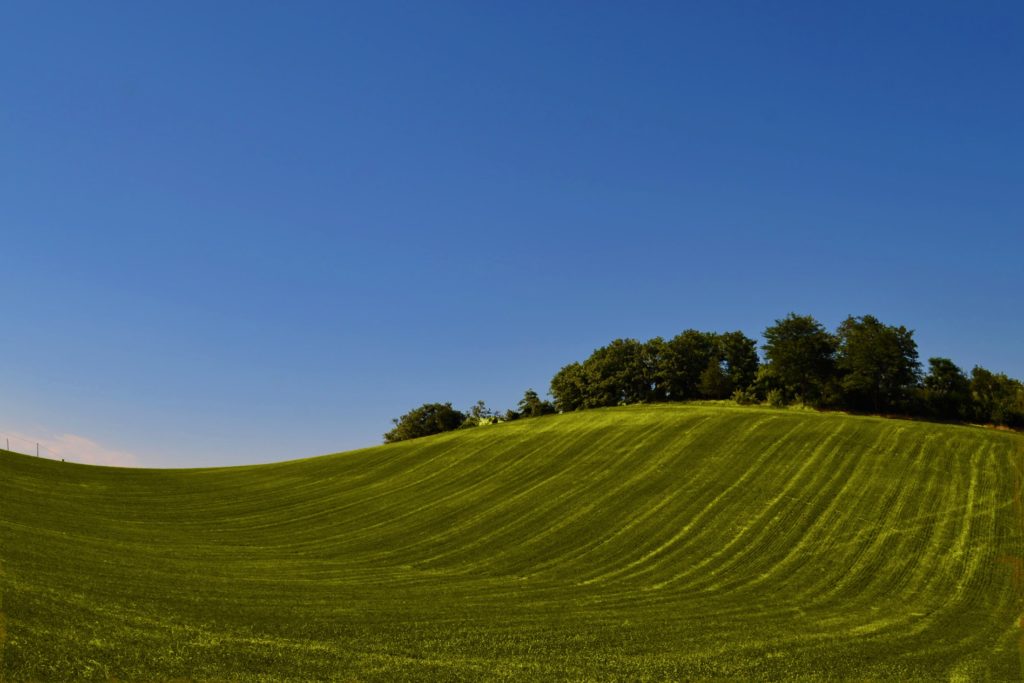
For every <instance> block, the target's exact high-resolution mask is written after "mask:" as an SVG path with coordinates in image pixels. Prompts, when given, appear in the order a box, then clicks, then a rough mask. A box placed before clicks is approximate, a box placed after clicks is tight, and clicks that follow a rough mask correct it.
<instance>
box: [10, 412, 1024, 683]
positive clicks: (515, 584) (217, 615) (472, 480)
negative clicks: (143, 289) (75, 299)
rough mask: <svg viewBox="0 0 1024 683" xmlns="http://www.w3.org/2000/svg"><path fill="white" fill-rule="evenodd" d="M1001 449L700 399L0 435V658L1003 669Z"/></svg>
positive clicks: (169, 668) (156, 667)
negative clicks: (194, 438) (161, 431)
mask: <svg viewBox="0 0 1024 683" xmlns="http://www.w3.org/2000/svg"><path fill="white" fill-rule="evenodd" d="M1022 458H1024V439H1022V438H1021V437H1019V436H1017V435H1012V434H1006V433H999V432H994V431H987V430H982V429H975V428H966V427H952V426H943V425H935V424H923V423H910V422H902V421H892V420H882V419H873V418H856V417H846V416H842V415H827V414H814V413H800V412H784V411H772V410H766V409H758V408H749V409H747V408H729V407H703V406H701V407H698V406H654V407H631V408H621V409H610V410H600V411H591V412H586V413H579V414H572V415H564V416H553V417H549V418H541V419H539V420H528V421H522V422H516V423H511V424H506V425H499V426H496V427H488V428H484V429H478V430H472V431H469V432H459V433H454V434H446V435H442V436H439V437H433V438H430V439H425V440H420V441H415V442H406V443H401V444H394V445H389V446H384V447H380V448H374V449H369V450H365V451H359V452H354V453H348V454H341V455H336V456H327V457H322V458H314V459H309V460H301V461H294V462H286V463H280V464H274V465H262V466H253V467H239V468H225V469H208V470H164V471H160V470H121V469H107V468H96V467H87V466H79V465H72V464H62V463H58V462H52V461H48V460H37V459H34V458H28V457H24V456H16V455H11V454H0V591H2V592H0V599H2V604H0V610H2V612H3V614H5V616H6V636H3V635H0V660H2V661H0V664H2V668H0V671H2V673H3V675H4V676H3V678H5V680H23V679H32V680H35V679H43V680H70V679H74V678H90V677H91V678H94V679H98V680H99V679H103V680H105V679H107V678H110V677H115V678H118V679H122V680H123V679H129V680H154V679H169V678H181V679H190V680H191V679H196V680H199V679H216V680H223V679H232V680H234V679H239V680H262V679H263V677H264V676H265V677H266V679H274V680H276V679H282V680H283V679H293V680H311V679H318V678H342V679H350V678H360V679H375V678H380V679H387V680H393V679H400V678H444V679H456V678H479V677H486V678H496V677H504V676H510V677H522V678H539V677H554V678H595V677H597V678H606V679H614V678H620V679H630V680H634V679H639V678H673V679H679V678H693V677H715V676H718V677H745V678H747V677H769V678H781V677H789V676H800V677H819V676H820V677H835V676H842V677H857V678H865V677H868V678H878V677H891V678H898V679H908V678H914V677H920V678H949V677H950V676H954V677H957V676H961V675H963V676H967V677H970V678H977V677H989V676H991V677H995V678H997V679H1016V680H1019V678H1020V673H1021V651H1020V650H1019V645H1018V638H1019V636H1020V632H1019V630H1018V629H1017V624H1016V621H1017V619H1018V616H1019V614H1020V611H1021V593H1020V591H1019V587H1018V586H1017V585H1016V584H1015V581H1014V574H1013V566H1014V565H1013V562H1016V561H1017V560H1015V559H1013V558H1019V557H1021V556H1022V554H1024V548H1022V526H1021V525H1022V517H1021V514H1022V511H1021V507H1020V504H1019V498H1015V495H1016V494H1015V492H1016V491H1017V489H1018V486H1019V481H1020V468H1021V464H1022Z"/></svg>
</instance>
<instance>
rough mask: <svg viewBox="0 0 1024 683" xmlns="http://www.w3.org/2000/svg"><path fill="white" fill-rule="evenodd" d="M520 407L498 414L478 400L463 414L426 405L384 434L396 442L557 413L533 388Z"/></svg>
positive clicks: (443, 405)
mask: <svg viewBox="0 0 1024 683" xmlns="http://www.w3.org/2000/svg"><path fill="white" fill-rule="evenodd" d="M517 408H518V410H513V409H511V408H510V409H509V410H506V411H505V412H504V413H497V412H494V411H492V410H490V409H489V408H488V407H487V404H486V403H484V402H483V401H477V402H476V404H475V405H474V406H473V407H472V408H470V409H469V410H468V411H466V412H462V411H460V410H456V409H455V408H453V407H452V404H451V403H424V404H423V405H421V406H420V407H419V408H414V409H413V410H410V411H409V412H408V413H406V414H405V415H402V416H401V417H398V418H395V419H394V420H392V422H393V423H394V425H395V426H394V428H393V429H392V430H391V431H389V432H387V433H386V434H384V442H385V443H394V442H395V441H405V440H406V439H416V438H418V437H421V436H430V435H431V434H440V433H441V432H450V431H453V430H456V429H469V428H471V427H479V426H481V425H486V424H496V423H498V422H511V421H512V420H519V419H523V418H529V417H540V416H541V415H550V414H551V413H554V412H556V411H555V406H554V404H553V403H551V402H550V401H545V400H543V399H542V398H541V397H540V395H538V394H537V392H536V391H534V390H533V389H527V390H526V393H524V394H523V398H522V399H521V400H520V401H519V405H518V406H517Z"/></svg>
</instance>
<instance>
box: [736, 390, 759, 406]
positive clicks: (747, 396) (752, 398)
mask: <svg viewBox="0 0 1024 683" xmlns="http://www.w3.org/2000/svg"><path fill="white" fill-rule="evenodd" d="M732 400H734V401H736V403H738V404H739V405H741V406H749V405H754V404H755V403H759V401H758V398H757V391H756V390H755V389H754V387H753V386H749V387H747V388H746V389H737V390H736V391H734V392H732Z"/></svg>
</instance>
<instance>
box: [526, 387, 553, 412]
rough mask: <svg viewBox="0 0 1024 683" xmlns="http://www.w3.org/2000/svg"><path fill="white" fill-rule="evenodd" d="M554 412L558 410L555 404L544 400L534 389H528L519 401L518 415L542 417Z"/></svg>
mask: <svg viewBox="0 0 1024 683" xmlns="http://www.w3.org/2000/svg"><path fill="white" fill-rule="evenodd" d="M554 412H556V411H555V406H554V405H552V404H551V403H550V402H549V401H544V400H542V399H541V397H540V396H538V395H537V392H536V391H534V390H533V389H527V390H526V393H524V394H523V398H522V399H521V400H520V401H519V410H518V412H517V417H540V416H541V415H550V414H552V413H554Z"/></svg>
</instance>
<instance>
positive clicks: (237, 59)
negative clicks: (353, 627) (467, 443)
mask: <svg viewBox="0 0 1024 683" xmlns="http://www.w3.org/2000/svg"><path fill="white" fill-rule="evenodd" d="M0 26H2V27H3V28H2V29H0V36H2V38H0V84H2V91H0V255H2V259H3V273H4V279H3V285H2V287H0V315H2V320H0V325H2V327H0V433H2V434H5V435H13V436H14V437H15V439H24V440H25V443H26V444H27V443H29V442H34V441H35V440H41V441H42V443H43V444H44V447H46V448H49V449H50V450H49V452H51V453H58V454H60V455H66V456H67V457H72V456H74V457H77V458H79V459H84V460H88V461H92V462H115V463H130V464H138V465H145V466H162V467H170V466H198V465H213V464H241V463H253V462H265V461H271V460H280V459H286V458H293V457H300V456H309V455H316V454H320V453H326V452H334V451H339V450H346V449H351V448H356V447H361V446H369V445H374V444H376V443H379V442H380V440H381V434H382V433H383V432H384V431H385V430H387V429H388V428H389V427H390V419H391V418H392V417H395V416H398V415H399V414H401V413H403V412H405V411H406V410H408V409H410V408H412V407H415V406H417V405H419V404H421V403H423V402H426V401H452V402H453V403H454V404H455V405H456V407H463V408H467V407H469V406H470V405H471V404H472V403H473V402H474V401H476V400H477V399H484V400H485V401H487V403H488V404H489V405H490V406H491V407H492V408H499V409H504V408H507V407H510V406H513V405H514V404H515V403H516V401H517V400H518V399H519V398H520V397H521V396H522V392H523V391H524V390H525V389H526V388H528V387H533V388H536V389H538V390H540V391H541V392H542V393H543V391H544V390H546V389H547V384H548V381H549V379H550V378H551V376H552V375H553V374H554V373H555V371H557V370H558V369H559V368H560V367H561V366H562V365H564V364H566V363H568V362H571V361H573V360H578V359H582V358H584V357H585V356H586V355H587V354H589V353H590V351H591V350H593V349H594V348H595V347H597V346H600V345H602V344H605V343H606V342H608V341H610V340H611V339H613V338H615V337H637V338H641V339H645V338H649V337H652V336H655V335H661V336H665V337H669V336H672V335H674V334H676V333H678V332H679V331H681V330H683V329H685V328H689V327H695V328H698V329H706V330H722V331H724V330H732V329H740V330H743V331H744V332H746V333H747V334H749V335H751V336H755V337H758V338H759V337H760V333H761V331H762V330H763V329H764V328H765V326H767V325H769V324H771V322H772V321H773V320H774V319H775V318H779V317H782V316H784V315H785V314H786V313H788V312H789V311H796V312H800V313H809V314H812V315H814V316H816V317H817V318H818V319H819V320H821V321H822V322H823V323H825V324H826V325H827V326H829V327H830V328H832V327H834V326H835V325H836V324H837V323H838V322H839V321H840V320H841V319H842V318H844V317H845V316H846V315H848V314H854V315H861V314H865V313H871V314H874V315H876V316H878V317H879V318H881V319H882V320H883V322H887V323H890V324H904V325H907V326H908V327H910V328H912V329H914V330H915V331H916V338H917V340H918V344H919V348H920V351H921V355H922V360H923V359H925V358H927V357H928V356H932V355H942V356H948V357H951V358H952V359H953V360H954V361H955V362H957V363H958V364H960V365H961V366H963V367H965V368H967V369H969V368H970V367H971V366H973V365H974V364H982V365H985V366H986V367H989V368H991V369H993V370H999V371H1003V372H1007V373H1008V374H1010V375H1012V376H1016V377H1024V298H1022V293H1024V287H1022V273H1024V268H1022V254H1024V78H1022V74H1024V41H1022V40H1021V36H1022V35H1024V4H1022V3H1020V2H1004V3H999V2H958V3H953V2H933V1H931V0H929V1H928V2H921V3H910V2H899V3H893V2H878V3H865V2H846V3H833V2H824V3H823V2H817V1H815V2H788V3H774V2H771V3H770V2H754V1H749V2H703V3H682V2H666V3H635V2H619V3H604V2H589V1H588V2H579V3H569V2H536V3H525V2H523V3H521V2H507V3H492V2H465V3H448V2H407V3H389V2H362V3H341V2H333V1H332V2H324V3H313V2H298V3H281V2H265V3H264V2H236V3H229V2H216V3H211V2H197V3H185V2H163V3H148V2H147V3H139V2H68V3H56V4H55V3H39V2H5V3H4V4H3V5H2V7H0ZM13 445H14V444H12V446H13ZM20 448H21V449H23V450H27V449H29V448H31V447H30V446H27V445H22V446H20ZM44 454H45V453H44Z"/></svg>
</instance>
